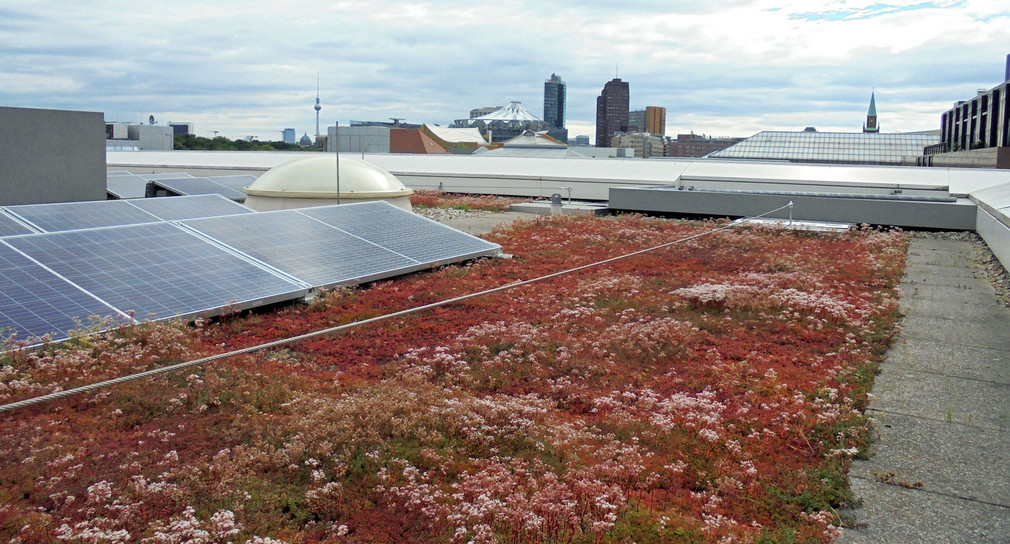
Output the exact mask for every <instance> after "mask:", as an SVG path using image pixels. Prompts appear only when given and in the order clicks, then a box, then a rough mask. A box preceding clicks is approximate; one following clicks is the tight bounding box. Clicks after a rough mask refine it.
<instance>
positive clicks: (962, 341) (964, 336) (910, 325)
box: [902, 313, 1010, 351]
mask: <svg viewBox="0 0 1010 544" xmlns="http://www.w3.org/2000/svg"><path fill="white" fill-rule="evenodd" d="M902 327H904V332H903V333H902V334H904V335H905V336H907V337H908V341H909V342H912V341H917V340H920V339H922V338H927V339H932V340H936V341H940V342H946V343H949V344H957V345H961V346H974V347H980V348H990V349H1000V350H1007V351H1010V327H1008V326H1007V325H1006V324H1005V323H1003V322H1002V321H1000V322H993V321H974V320H973V321H971V322H970V324H969V323H965V322H964V320H957V319H947V318H938V317H921V316H917V315H915V314H914V313H909V314H908V315H907V316H906V317H905V319H904V321H903V322H902Z"/></svg>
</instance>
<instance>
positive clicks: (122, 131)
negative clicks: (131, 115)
mask: <svg viewBox="0 0 1010 544" xmlns="http://www.w3.org/2000/svg"><path fill="white" fill-rule="evenodd" d="M105 138H106V139H105V148H106V150H108V151H171V150H172V149H174V148H175V128H174V127H173V126H161V125H138V124H135V123H106V124H105Z"/></svg>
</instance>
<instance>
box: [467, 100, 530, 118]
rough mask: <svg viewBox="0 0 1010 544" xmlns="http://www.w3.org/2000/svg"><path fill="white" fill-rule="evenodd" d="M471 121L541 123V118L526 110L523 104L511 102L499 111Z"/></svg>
mask: <svg viewBox="0 0 1010 544" xmlns="http://www.w3.org/2000/svg"><path fill="white" fill-rule="evenodd" d="M471 121H540V118H538V117H537V116H535V115H533V114H532V113H530V112H529V111H528V110H527V109H526V108H524V107H523V104H522V102H510V103H509V105H508V106H505V107H503V108H502V109H500V110H498V111H493V112H491V113H489V114H487V115H481V116H480V117H475V118H474V119H471Z"/></svg>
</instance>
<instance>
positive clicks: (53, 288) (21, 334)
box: [0, 242, 126, 340]
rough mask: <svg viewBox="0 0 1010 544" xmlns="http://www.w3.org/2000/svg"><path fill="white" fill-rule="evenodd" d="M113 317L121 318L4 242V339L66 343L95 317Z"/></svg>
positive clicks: (0, 253)
mask: <svg viewBox="0 0 1010 544" xmlns="http://www.w3.org/2000/svg"><path fill="white" fill-rule="evenodd" d="M110 315H119V314H118V313H117V312H116V311H115V309H114V308H111V307H109V306H108V305H106V304H104V303H103V302H101V301H100V300H98V299H97V298H95V297H93V296H91V295H89V294H87V293H85V292H84V291H82V290H80V289H78V288H77V287H75V286H74V285H72V284H70V283H69V282H67V281H65V280H63V279H62V278H60V277H59V276H57V275H55V274H53V273H51V272H49V271H48V270H46V269H45V268H43V267H42V266H40V265H38V264H37V263H35V262H32V261H31V259H28V258H27V257H25V256H24V255H22V254H20V253H18V252H17V251H15V250H14V249H13V248H11V247H10V246H8V245H5V244H4V243H3V242H0V336H2V337H4V338H6V337H7V336H8V335H9V334H11V333H16V334H17V337H18V338H19V339H21V340H26V339H28V338H29V337H36V338H37V337H41V336H43V335H46V334H50V335H52V339H53V340H64V339H66V338H69V336H70V331H72V330H74V329H77V328H80V327H81V326H83V325H88V321H89V318H90V317H91V316H99V317H106V316H110ZM120 317H121V318H122V319H123V320H124V321H125V320H126V317H125V316H120Z"/></svg>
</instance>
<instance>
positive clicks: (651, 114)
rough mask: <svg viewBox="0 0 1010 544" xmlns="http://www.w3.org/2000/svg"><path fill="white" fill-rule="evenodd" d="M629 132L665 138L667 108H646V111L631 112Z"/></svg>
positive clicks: (629, 115)
mask: <svg viewBox="0 0 1010 544" xmlns="http://www.w3.org/2000/svg"><path fill="white" fill-rule="evenodd" d="M628 132H645V133H648V134H655V135H656V136H665V135H666V108H663V107H660V106H646V108H645V109H644V110H635V111H632V112H629V113H628Z"/></svg>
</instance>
